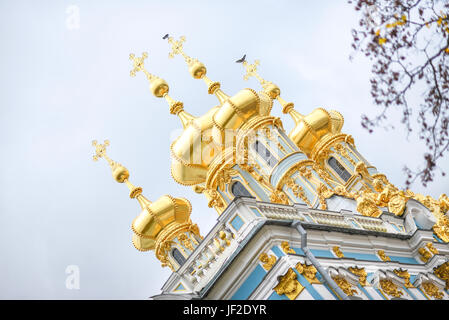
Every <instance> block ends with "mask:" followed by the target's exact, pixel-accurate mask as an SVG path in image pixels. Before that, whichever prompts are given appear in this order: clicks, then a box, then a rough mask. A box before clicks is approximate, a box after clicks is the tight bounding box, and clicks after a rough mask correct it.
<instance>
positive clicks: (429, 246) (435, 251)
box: [426, 242, 439, 254]
mask: <svg viewBox="0 0 449 320" xmlns="http://www.w3.org/2000/svg"><path fill="white" fill-rule="evenodd" d="M426 247H427V249H429V251H430V252H432V254H439V252H438V250H437V248H435V247H434V246H433V243H432V242H428V243H427V244H426Z"/></svg>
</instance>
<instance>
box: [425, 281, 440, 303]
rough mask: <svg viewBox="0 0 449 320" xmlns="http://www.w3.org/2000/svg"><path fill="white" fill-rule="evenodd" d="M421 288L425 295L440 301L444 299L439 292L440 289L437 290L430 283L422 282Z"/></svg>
mask: <svg viewBox="0 0 449 320" xmlns="http://www.w3.org/2000/svg"><path fill="white" fill-rule="evenodd" d="M421 286H422V288H423V289H424V291H425V292H426V293H427V295H429V296H431V297H433V298H435V299H438V300H441V299H443V297H444V293H443V292H441V291H440V289H438V287H437V286H436V285H435V284H434V283H432V282H424V283H423V284H422V285H421Z"/></svg>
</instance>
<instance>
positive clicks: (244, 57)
mask: <svg viewBox="0 0 449 320" xmlns="http://www.w3.org/2000/svg"><path fill="white" fill-rule="evenodd" d="M245 59H246V54H245V55H244V56H243V57H242V59H239V60H237V61H236V63H242V62H244V61H245Z"/></svg>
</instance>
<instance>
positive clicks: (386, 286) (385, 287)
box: [379, 279, 404, 298]
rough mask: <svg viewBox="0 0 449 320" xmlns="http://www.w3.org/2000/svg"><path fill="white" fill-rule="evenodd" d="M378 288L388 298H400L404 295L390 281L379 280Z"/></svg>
mask: <svg viewBox="0 0 449 320" xmlns="http://www.w3.org/2000/svg"><path fill="white" fill-rule="evenodd" d="M379 284H380V288H381V289H382V291H383V292H385V293H386V294H388V295H389V296H392V297H395V298H400V297H401V296H402V295H403V294H404V293H403V292H402V291H401V290H400V289H399V288H398V286H397V285H396V284H395V283H394V282H393V281H392V280H390V279H388V280H380V281H379Z"/></svg>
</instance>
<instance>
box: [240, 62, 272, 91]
mask: <svg viewBox="0 0 449 320" xmlns="http://www.w3.org/2000/svg"><path fill="white" fill-rule="evenodd" d="M259 64H260V61H259V60H254V63H253V64H249V63H248V62H246V61H243V66H244V67H245V69H246V74H245V75H244V76H243V79H244V80H248V79H249V78H250V77H255V78H256V79H257V80H259V82H260V84H261V85H262V86H264V85H266V84H267V83H268V82H267V81H266V80H264V79H263V78H262V77H261V76H259V74H258V73H257V66H258V65H259Z"/></svg>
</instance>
